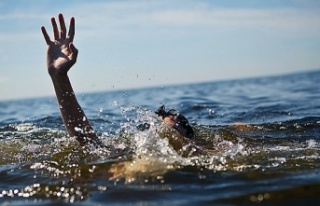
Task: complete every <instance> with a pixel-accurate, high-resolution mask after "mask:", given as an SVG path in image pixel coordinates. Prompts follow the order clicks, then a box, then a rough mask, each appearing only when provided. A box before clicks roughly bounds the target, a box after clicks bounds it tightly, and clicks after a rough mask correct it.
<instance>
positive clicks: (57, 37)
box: [41, 14, 194, 145]
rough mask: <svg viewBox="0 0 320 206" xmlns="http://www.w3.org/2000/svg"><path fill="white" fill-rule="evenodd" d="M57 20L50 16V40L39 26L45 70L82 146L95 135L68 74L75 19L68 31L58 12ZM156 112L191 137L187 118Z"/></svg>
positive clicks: (68, 127)
mask: <svg viewBox="0 0 320 206" xmlns="http://www.w3.org/2000/svg"><path fill="white" fill-rule="evenodd" d="M58 19H59V24H60V29H59V28H58V25H57V22H56V20H55V18H53V17H52V18H51V24H52V28H53V39H51V38H50V37H49V35H48V33H47V31H46V29H45V27H44V26H42V27H41V31H42V34H43V36H44V39H45V41H46V43H47V47H48V48H47V69H48V73H49V75H50V77H51V80H52V83H53V86H54V90H55V93H56V97H57V100H58V104H59V108H60V112H61V117H62V120H63V123H64V125H65V127H66V130H67V133H68V134H69V136H70V137H76V139H77V140H78V141H79V142H80V144H82V145H84V144H86V143H88V142H94V143H98V142H99V140H98V137H97V135H96V133H95V132H94V130H93V128H92V126H91V124H90V122H89V120H88V118H87V117H86V115H85V113H84V111H83V109H82V108H81V106H80V104H79V103H78V101H77V98H76V95H75V93H74V91H73V88H72V86H71V82H70V80H69V77H68V71H69V70H70V68H71V67H72V66H73V65H74V64H75V63H76V61H77V57H78V49H77V48H76V47H75V46H74V44H73V40H74V36H75V18H74V17H72V18H71V19H70V25H69V30H68V32H67V29H66V25H65V21H64V18H63V15H62V14H59V15H58ZM156 114H158V116H159V117H160V118H161V119H162V120H163V122H165V123H166V124H167V125H169V126H170V127H172V128H174V129H175V130H176V131H178V133H179V134H180V135H182V136H183V137H186V138H192V137H194V131H193V129H192V127H191V126H190V125H189V123H188V120H187V119H186V118H185V117H184V116H182V115H181V114H179V113H178V112H177V111H175V110H169V111H168V112H166V111H165V107H164V106H161V107H160V108H159V109H158V110H157V111H156Z"/></svg>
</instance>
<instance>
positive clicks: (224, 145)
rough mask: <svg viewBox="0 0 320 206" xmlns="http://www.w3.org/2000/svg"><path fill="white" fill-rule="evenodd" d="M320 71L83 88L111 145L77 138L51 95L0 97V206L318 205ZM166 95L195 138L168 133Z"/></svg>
mask: <svg viewBox="0 0 320 206" xmlns="http://www.w3.org/2000/svg"><path fill="white" fill-rule="evenodd" d="M319 79H320V72H319V71H315V72H305V73H299V74H292V75H285V76H274V77H265V78H253V79H243V80H233V81H222V82H211V83H210V82H209V83H201V84H190V85H179V86H165V87H155V88H149V89H135V90H125V91H113V92H104V93H95V94H82V95H80V94H79V95H78V100H79V102H80V104H81V105H82V106H83V109H84V110H85V112H86V114H87V116H88V118H89V119H90V120H91V123H92V124H93V126H94V128H95V130H96V131H97V133H98V134H99V136H100V138H101V141H102V142H103V143H104V144H105V145H108V147H105V148H96V147H95V146H94V145H87V146H84V147H81V146H79V145H78V143H77V142H76V140H75V139H74V138H69V137H68V136H67V135H66V133H65V129H64V126H63V124H62V121H61V119H60V114H59V111H58V107H57V103H56V100H55V98H53V97H50V98H49V97H48V98H37V99H27V100H15V101H4V102H0V179H1V181H0V205H7V204H13V205H54V204H61V205H63V204H64V205H68V204H75V203H76V204H77V205H108V204H110V205H117V204H121V205H125V204H130V205H169V204H170V205H254V204H258V203H263V204H264V205H317V204H320V196H319V194H320V158H319V153H320V94H319V91H320V84H319V82H318V81H319ZM161 104H165V105H166V107H167V108H174V109H177V110H179V111H180V113H182V114H183V115H185V116H186V117H187V118H188V119H189V121H190V122H191V124H192V126H193V127H194V129H195V131H196V138H194V139H193V140H186V139H179V138H178V137H177V138H176V139H175V140H172V139H170V138H166V137H165V138H163V136H162V135H161V132H159V131H161V130H162V129H163V126H162V125H161V122H160V121H159V120H158V119H157V118H156V116H155V114H154V111H155V110H156V109H157V108H158V107H159V106H160V105H161ZM146 122H147V123H151V124H152V125H153V126H152V128H151V129H149V130H144V131H140V130H138V129H137V125H139V124H142V123H146ZM169 132H172V136H173V137H176V136H175V135H176V134H175V133H174V131H169ZM170 134H171V133H170ZM176 141H178V143H179V142H182V143H181V144H182V147H178V146H177V144H178V143H177V142H176Z"/></svg>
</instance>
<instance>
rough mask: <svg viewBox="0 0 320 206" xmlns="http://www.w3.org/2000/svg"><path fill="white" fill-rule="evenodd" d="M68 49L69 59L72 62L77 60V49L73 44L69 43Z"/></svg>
mask: <svg viewBox="0 0 320 206" xmlns="http://www.w3.org/2000/svg"><path fill="white" fill-rule="evenodd" d="M69 48H70V51H71V57H70V58H71V59H73V60H76V59H77V56H78V49H77V48H76V47H75V46H74V44H73V43H72V42H71V43H70V44H69Z"/></svg>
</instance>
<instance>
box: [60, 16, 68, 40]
mask: <svg viewBox="0 0 320 206" xmlns="http://www.w3.org/2000/svg"><path fill="white" fill-rule="evenodd" d="M59 22H60V37H61V39H65V38H66V33H67V31H66V25H65V23H64V19H63V15H62V14H59Z"/></svg>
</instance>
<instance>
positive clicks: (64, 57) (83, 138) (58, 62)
mask: <svg viewBox="0 0 320 206" xmlns="http://www.w3.org/2000/svg"><path fill="white" fill-rule="evenodd" d="M58 18H59V23H60V30H59V29H58V26H57V23H56V20H55V18H51V24H52V28H53V35H54V39H53V40H51V39H50V37H49V35H48V33H47V31H46V29H45V27H44V26H42V27H41V31H42V34H43V36H44V39H45V41H46V43H47V46H48V48H47V69H48V73H49V75H50V77H51V80H52V82H53V86H54V90H55V93H56V97H57V100H58V104H59V108H60V112H61V117H62V120H63V123H64V125H65V127H66V130H67V132H68V134H69V136H70V137H76V138H77V140H78V141H79V142H80V143H81V144H85V143H86V142H88V141H96V140H97V136H96V134H95V133H94V131H93V128H92V126H91V124H90V123H89V121H88V119H87V117H86V115H85V113H84V111H83V110H82V108H81V106H80V105H79V103H78V101H77V98H76V96H75V93H74V91H73V88H72V85H71V83H70V80H69V77H68V71H69V69H70V68H71V67H72V66H73V65H74V64H75V63H76V61H77V56H78V50H77V49H76V47H75V46H74V44H73V39H74V35H75V19H74V18H73V17H72V18H71V20H70V26H69V31H68V34H67V29H66V26H65V22H64V18H63V15H62V14H59V16H58Z"/></svg>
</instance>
